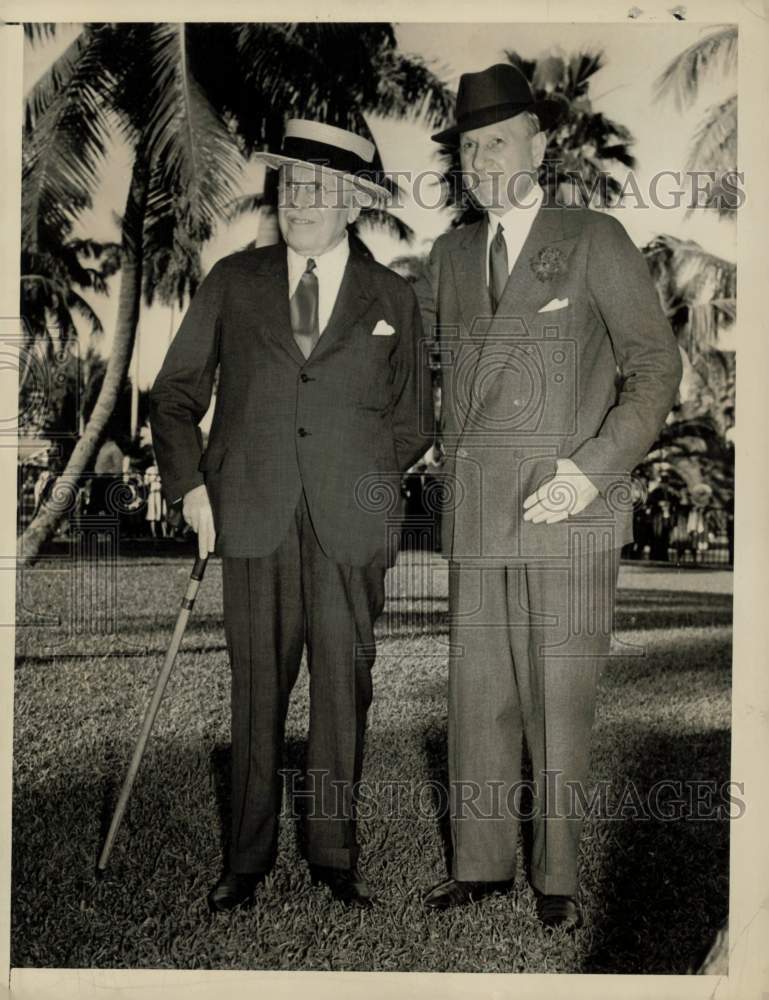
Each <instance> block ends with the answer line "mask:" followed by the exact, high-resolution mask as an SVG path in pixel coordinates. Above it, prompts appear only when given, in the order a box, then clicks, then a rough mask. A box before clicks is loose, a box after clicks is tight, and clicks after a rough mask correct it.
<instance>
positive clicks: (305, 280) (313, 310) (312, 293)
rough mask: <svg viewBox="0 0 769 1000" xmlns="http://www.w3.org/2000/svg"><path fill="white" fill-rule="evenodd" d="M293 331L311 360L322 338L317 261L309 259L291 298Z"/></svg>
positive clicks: (300, 347) (297, 341)
mask: <svg viewBox="0 0 769 1000" xmlns="http://www.w3.org/2000/svg"><path fill="white" fill-rule="evenodd" d="M289 304H290V307H291V330H292V331H293V334H294V340H295V341H296V343H297V346H298V347H299V350H300V351H301V352H302V354H303V355H304V356H305V357H306V358H309V356H310V355H311V354H312V351H313V349H314V347H315V345H316V344H317V343H318V339H319V338H320V327H319V326H318V276H317V275H316V274H315V261H314V260H313V259H312V257H309V258H308V259H307V267H306V269H305V271H304V274H303V275H302V277H301V278H300V279H299V284H298V285H297V286H296V291H295V292H294V294H293V295H292V296H291V302H290V303H289Z"/></svg>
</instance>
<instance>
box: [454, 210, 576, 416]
mask: <svg viewBox="0 0 769 1000" xmlns="http://www.w3.org/2000/svg"><path fill="white" fill-rule="evenodd" d="M566 211H567V210H565V209H563V208H546V207H544V206H543V207H542V208H540V209H539V211H538V212H537V216H536V218H535V219H534V222H533V224H532V227H531V229H530V230H529V234H528V236H527V237H526V240H525V241H524V244H523V246H522V247H521V252H520V253H519V255H518V259H517V260H516V262H515V264H514V266H513V269H512V271H511V273H510V277H509V278H508V281H507V284H506V285H505V290H504V292H503V293H502V298H501V299H500V301H499V306H498V307H497V311H496V313H495V315H494V318H493V319H492V320H491V322H489V323H487V324H486V336H485V338H484V340H483V342H482V344H481V346H480V349H479V351H478V360H477V362H476V370H477V368H478V365H481V364H482V362H483V359H484V357H485V356H486V355H488V354H489V353H493V356H494V364H493V366H491V368H490V369H489V370H496V371H501V370H502V369H503V368H504V357H505V354H508V355H513V354H514V353H515V352H516V351H517V350H518V349H519V348H520V346H521V343H522V338H525V336H526V335H527V333H531V332H532V318H533V317H534V316H536V313H537V312H538V311H539V309H541V308H542V306H543V305H545V304H546V303H547V302H548V300H549V299H551V298H552V297H553V285H552V282H551V281H542V280H540V279H539V278H538V277H537V275H536V273H535V271H534V269H533V267H532V262H533V261H534V260H535V258H536V257H537V255H538V254H539V253H540V251H541V250H543V249H545V248H546V247H557V248H558V250H559V252H560V254H561V256H562V258H563V263H564V270H565V269H566V267H567V266H568V257H569V255H570V254H571V251H572V249H573V248H574V246H575V244H576V242H577V240H578V238H579V227H572V226H570V225H569V221H570V217H567V215H566V214H565V213H566ZM482 235H483V240H482V243H483V247H484V249H485V245H486V239H485V236H486V233H485V229H483V230H482ZM482 288H483V289H484V291H485V290H486V288H487V285H486V274H485V271H484V272H482ZM484 370H486V369H484ZM485 389H486V391H488V390H489V389H490V380H488V379H487V381H486V384H485ZM485 394H486V393H485V392H484V396H485ZM478 405H483V400H482V399H481V398H480V396H479V394H478V393H477V392H475V391H473V392H472V393H471V396H470V406H468V407H467V409H466V411H465V419H464V421H463V427H464V426H466V425H467V421H468V419H469V417H470V414H471V412H473V410H474V409H475V407H476V406H478Z"/></svg>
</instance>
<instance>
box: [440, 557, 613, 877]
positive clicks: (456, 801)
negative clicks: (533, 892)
mask: <svg viewBox="0 0 769 1000" xmlns="http://www.w3.org/2000/svg"><path fill="white" fill-rule="evenodd" d="M564 562H566V563H567V565H564ZM618 569H619V551H618V550H617V549H609V550H603V551H600V550H599V551H594V550H593V551H591V550H590V549H589V548H584V549H581V550H579V551H578V553H577V554H576V555H575V556H574V557H573V558H572V559H571V561H569V560H565V561H561V562H560V563H555V562H552V563H547V561H545V562H544V563H541V564H540V563H522V564H521V565H515V566H503V565H495V566H490V565H488V564H486V565H483V566H480V567H478V566H472V565H470V564H465V563H451V564H450V567H449V601H450V609H451V627H450V641H451V644H452V646H451V652H450V656H449V721H448V726H449V734H448V735H449V782H450V803H451V833H452V842H453V860H452V869H451V873H452V875H453V876H454V878H457V879H460V880H463V881H465V880H466V881H497V880H499V881H503V880H507V879H512V878H513V876H514V874H515V855H516V844H517V835H518V824H519V820H520V818H522V816H526V817H527V818H528V817H531V819H532V826H533V845H532V858H531V875H532V882H533V884H534V887H535V888H536V889H538V890H539V891H540V892H544V893H555V894H562V895H573V894H574V893H575V890H576V887H577V860H578V852H579V839H580V833H581V827H582V819H581V817H580V815H579V814H580V805H581V803H584V801H585V800H586V799H589V789H588V788H587V787H586V784H587V781H588V778H589V763H590V760H589V758H590V733H591V729H592V725H593V718H594V714H595V698H596V685H597V681H598V678H599V676H600V672H601V668H602V666H603V664H604V663H605V660H606V657H607V655H608V652H609V644H610V637H611V630H612V614H613V607H614V596H615V592H616V582H617V573H618ZM524 736H525V738H526V743H527V746H528V749H529V753H530V755H531V760H532V771H533V774H532V782H531V783H530V787H531V788H532V791H533V795H532V799H531V801H530V803H527V801H526V797H525V795H523V794H522V793H523V784H522V781H521V749H522V739H523V737H524ZM575 786H579V788H575ZM580 792H581V793H582V796H583V797H582V798H580V794H579V793H580ZM522 810H523V812H522Z"/></svg>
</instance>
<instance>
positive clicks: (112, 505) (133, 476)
mask: <svg viewBox="0 0 769 1000" xmlns="http://www.w3.org/2000/svg"><path fill="white" fill-rule="evenodd" d="M61 465H62V462H61V459H60V458H59V456H58V452H57V449H56V448H55V447H50V448H47V449H45V450H41V451H40V453H39V454H37V455H35V456H33V457H32V458H31V459H30V460H28V461H26V462H24V464H20V466H19V494H18V516H19V530H22V531H23V530H24V528H26V526H27V525H28V524H29V523H30V521H31V520H32V519H33V517H34V516H35V515H36V514H37V512H38V511H39V510H40V507H41V506H42V504H43V503H45V502H46V501H47V500H49V499H50V498H51V496H52V491H53V490H54V488H55V483H56V479H57V476H58V475H59V474H60V473H61V471H62V469H61ZM59 502H63V503H66V504H68V506H69V508H70V509H69V516H68V517H67V518H65V519H64V521H63V522H62V524H61V526H60V528H59V531H58V537H59V538H62V537H67V536H68V535H69V533H70V531H71V529H72V527H73V525H77V524H78V523H80V522H81V521H82V520H83V519H84V518H89V519H90V518H99V517H103V518H105V519H109V520H111V521H114V520H117V521H118V522H119V525H120V536H121V538H122V539H142V538H145V539H153V540H156V541H158V540H161V539H180V540H181V539H184V538H185V537H186V535H187V534H188V529H187V526H186V525H185V524H184V523H183V521H181V519H180V518H175V517H174V516H173V513H172V514H171V516H169V510H168V505H167V503H166V500H165V497H164V496H163V491H162V482H161V478H160V472H159V470H158V467H157V465H156V464H155V458H154V454H153V453H152V449H151V446H145V447H142V448H139V449H135V450H134V453H133V454H129V453H127V452H124V451H123V450H122V449H121V448H120V446H119V445H118V444H117V442H115V441H113V440H112V439H108V440H107V441H105V442H104V444H103V445H102V446H101V448H100V450H99V453H98V455H97V459H96V462H95V465H94V470H93V473H92V474H91V475H89V476H88V477H87V478H86V479H85V481H84V482H83V483H82V484H81V485H80V486H79V487H78V489H77V491H76V493H75V495H74V496H71V495H70V494H69V493H68V492H64V491H62V495H61V500H60V501H59Z"/></svg>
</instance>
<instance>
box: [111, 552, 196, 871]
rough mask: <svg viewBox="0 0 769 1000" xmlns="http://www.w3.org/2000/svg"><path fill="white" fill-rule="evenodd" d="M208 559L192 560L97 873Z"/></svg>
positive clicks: (125, 801)
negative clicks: (183, 593)
mask: <svg viewBox="0 0 769 1000" xmlns="http://www.w3.org/2000/svg"><path fill="white" fill-rule="evenodd" d="M207 562H208V556H205V557H204V558H202V559H201V558H200V556H198V557H197V558H196V559H195V565H194V566H193V567H192V573H191V574H190V582H189V583H188V584H187V591H186V593H185V595H184V597H183V598H182V607H181V611H180V612H179V617H178V618H177V619H176V627H175V628H174V634H173V637H172V639H171V645H170V646H169V647H168V652H167V653H166V658H165V662H164V663H163V669H162V670H161V671H160V676H159V677H158V679H157V683H156V684H155V691H154V693H153V695H152V701H151V702H150V704H149V708H148V709H147V712H146V714H145V716H144V722H143V723H142V728H141V732H140V733H139V738H138V740H137V741H136V746H135V747H134V753H133V757H132V758H131V763H130V765H129V767H128V773H127V774H126V776H125V780H124V781H123V787H122V788H121V790H120V798H119V799H118V801H117V805H116V806H115V812H114V814H113V816H112V822H111V823H110V827H109V831H108V833H107V839H106V840H105V841H104V847H103V848H102V851H101V854H100V855H99V862H98V864H97V866H96V873H97V875H103V874H104V870H105V869H106V867H107V863H108V861H109V856H110V854H111V853H112V847H113V845H114V843H115V837H116V836H117V832H118V829H119V828H120V823H121V821H122V819H123V813H124V812H125V810H126V806H127V805H128V797H129V796H130V794H131V789H132V788H133V783H134V781H135V780H136V775H137V773H138V771H139V765H140V764H141V761H142V757H143V755H144V749H145V747H146V746H147V740H148V739H149V736H150V732H151V731H152V726H153V724H154V722H155V716H156V715H157V713H158V708H159V707H160V700H161V698H162V697H163V693H164V691H165V689H166V685H167V684H168V678H169V677H170V676H171V670H172V669H173V665H174V662H175V660H176V654H177V653H178V652H179V646H180V645H181V641H182V636H183V635H184V630H185V628H186V627H187V621H188V619H189V617H190V612H191V611H192V609H193V607H194V605H195V598H196V597H197V594H198V587H199V586H200V581H201V580H202V579H203V574H204V573H205V571H206V563H207Z"/></svg>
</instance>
